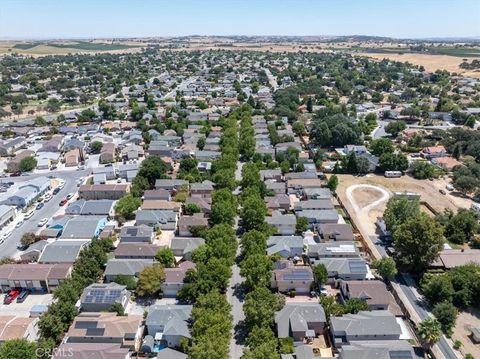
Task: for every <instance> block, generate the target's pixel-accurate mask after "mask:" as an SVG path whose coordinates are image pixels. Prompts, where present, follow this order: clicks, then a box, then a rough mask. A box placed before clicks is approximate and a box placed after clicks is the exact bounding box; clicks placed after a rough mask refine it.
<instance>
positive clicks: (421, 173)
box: [412, 161, 438, 179]
mask: <svg viewBox="0 0 480 359" xmlns="http://www.w3.org/2000/svg"><path fill="white" fill-rule="evenodd" d="M412 176H413V178H415V179H427V178H434V177H438V171H437V169H436V168H435V166H434V165H432V164H431V163H430V162H427V161H415V162H413V164H412Z"/></svg>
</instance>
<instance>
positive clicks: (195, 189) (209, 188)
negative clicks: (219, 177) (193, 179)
mask: <svg viewBox="0 0 480 359" xmlns="http://www.w3.org/2000/svg"><path fill="white" fill-rule="evenodd" d="M213 186H214V183H213V182H211V181H208V180H206V181H203V182H202V183H192V184H190V196H192V197H211V195H212V192H213V190H214V188H213Z"/></svg>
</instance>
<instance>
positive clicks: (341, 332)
mask: <svg viewBox="0 0 480 359" xmlns="http://www.w3.org/2000/svg"><path fill="white" fill-rule="evenodd" d="M330 334H331V336H332V338H333V344H334V345H335V347H337V348H339V347H342V346H343V345H346V344H350V341H355V342H362V341H382V340H399V339H400V336H401V334H402V329H401V327H400V325H399V324H398V322H397V320H396V318H395V316H394V315H393V314H392V313H390V312H389V311H387V310H373V311H371V312H366V311H361V312H359V313H358V314H345V315H343V316H341V317H331V318H330Z"/></svg>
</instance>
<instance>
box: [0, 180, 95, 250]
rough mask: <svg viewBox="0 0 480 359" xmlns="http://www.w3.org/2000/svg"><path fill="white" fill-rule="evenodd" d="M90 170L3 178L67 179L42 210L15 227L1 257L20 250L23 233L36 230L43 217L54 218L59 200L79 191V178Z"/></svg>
mask: <svg viewBox="0 0 480 359" xmlns="http://www.w3.org/2000/svg"><path fill="white" fill-rule="evenodd" d="M89 171H90V170H83V171H75V170H73V171H57V172H55V171H50V172H48V173H37V174H32V175H30V176H25V177H24V176H22V177H11V178H6V179H2V181H4V182H7V181H8V182H15V183H17V182H26V181H28V180H31V179H34V178H36V177H41V176H50V175H51V176H55V177H56V178H59V179H62V180H64V181H65V187H64V188H63V189H62V190H61V191H60V192H59V193H58V194H57V195H55V196H53V198H52V199H51V200H50V201H49V202H47V203H45V205H44V206H43V208H41V209H40V210H38V211H37V210H35V212H34V215H33V217H32V218H30V219H29V220H27V221H25V223H24V224H23V225H22V226H21V227H20V228H15V229H14V230H13V233H12V234H11V235H10V236H9V237H8V238H7V239H5V242H4V243H3V244H1V245H0V257H11V256H14V255H15V254H16V253H17V252H18V250H17V246H18V245H19V244H20V239H21V238H22V235H23V234H24V233H27V232H36V231H38V230H39V229H40V228H39V227H37V224H38V221H40V219H42V218H49V219H50V218H52V217H53V216H54V215H55V213H56V212H57V211H59V209H60V207H59V205H58V204H59V202H60V200H61V199H62V198H64V197H65V196H66V195H67V194H68V193H70V192H76V191H77V179H78V178H80V177H85V176H86V175H87V173H88V172H89ZM22 217H23V215H22V214H20V215H19V216H18V217H17V218H16V219H15V220H14V222H13V223H12V224H11V225H10V226H13V227H14V226H15V224H16V223H17V222H18V221H19V220H20V218H22Z"/></svg>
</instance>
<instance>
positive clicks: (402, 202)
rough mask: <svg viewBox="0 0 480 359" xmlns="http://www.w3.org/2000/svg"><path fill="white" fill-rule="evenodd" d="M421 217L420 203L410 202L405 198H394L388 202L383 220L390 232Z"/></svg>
mask: <svg viewBox="0 0 480 359" xmlns="http://www.w3.org/2000/svg"><path fill="white" fill-rule="evenodd" d="M419 215H420V203H419V202H418V201H417V200H409V199H408V198H405V197H393V198H391V199H390V200H389V201H388V202H387V208H386V209H385V212H384V213H383V219H384V220H385V225H386V226H387V228H388V230H390V231H392V232H393V231H394V230H395V229H396V227H398V226H400V225H401V224H403V223H405V222H406V221H407V220H408V219H410V218H414V217H418V216H419Z"/></svg>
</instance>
